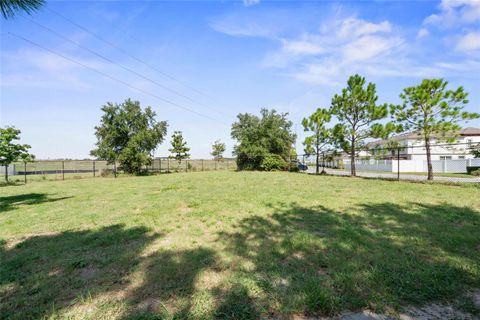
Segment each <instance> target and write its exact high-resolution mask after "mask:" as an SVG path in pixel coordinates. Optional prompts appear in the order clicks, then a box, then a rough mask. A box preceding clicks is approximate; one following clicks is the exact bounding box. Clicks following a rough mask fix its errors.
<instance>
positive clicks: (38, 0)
mask: <svg viewBox="0 0 480 320" xmlns="http://www.w3.org/2000/svg"><path fill="white" fill-rule="evenodd" d="M44 4H45V0H1V1H0V11H2V16H3V17H4V18H5V19H9V18H13V17H15V15H16V14H18V12H19V11H24V12H26V13H27V14H31V13H32V12H33V11H37V10H38V9H40V7H41V6H43V5H44Z"/></svg>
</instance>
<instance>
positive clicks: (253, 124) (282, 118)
mask: <svg viewBox="0 0 480 320" xmlns="http://www.w3.org/2000/svg"><path fill="white" fill-rule="evenodd" d="M287 115H288V114H287V113H277V112H276V111H275V110H267V109H261V111H260V117H258V116H255V115H252V114H249V113H243V114H242V113H241V114H239V115H238V116H237V119H238V120H237V122H234V123H233V124H232V131H231V136H232V138H233V139H235V140H237V142H238V143H237V144H236V145H235V147H234V150H233V154H234V155H235V156H236V157H237V167H238V168H239V169H240V170H243V169H247V170H262V162H263V161H264V159H265V157H266V156H267V155H269V154H275V155H278V156H280V157H281V159H283V161H285V167H286V166H287V165H286V164H287V161H288V160H289V156H290V152H291V150H292V146H293V144H294V143H295V139H296V135H295V134H294V133H292V132H291V128H292V122H291V121H289V120H288V119H287Z"/></svg>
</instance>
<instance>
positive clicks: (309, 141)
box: [302, 108, 332, 174]
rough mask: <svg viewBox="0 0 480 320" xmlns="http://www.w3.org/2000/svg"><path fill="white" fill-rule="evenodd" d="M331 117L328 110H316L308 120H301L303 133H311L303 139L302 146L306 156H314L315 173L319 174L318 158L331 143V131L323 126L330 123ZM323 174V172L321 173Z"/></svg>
mask: <svg viewBox="0 0 480 320" xmlns="http://www.w3.org/2000/svg"><path fill="white" fill-rule="evenodd" d="M331 117H332V116H331V115H330V113H329V111H328V110H326V109H320V108H318V109H317V110H316V111H315V112H314V113H312V114H311V115H310V117H308V118H303V121H302V125H303V128H304V130H305V131H307V132H311V133H312V135H310V136H308V137H306V138H305V140H304V142H303V144H304V145H305V153H306V154H315V155H316V161H315V168H316V169H315V173H316V174H318V173H319V167H320V163H319V158H320V152H321V151H322V149H323V148H324V147H325V146H326V145H328V144H329V143H330V142H331V137H332V135H331V130H330V129H327V128H326V127H325V125H326V124H327V123H328V122H329V121H330V119H331ZM322 172H323V171H322Z"/></svg>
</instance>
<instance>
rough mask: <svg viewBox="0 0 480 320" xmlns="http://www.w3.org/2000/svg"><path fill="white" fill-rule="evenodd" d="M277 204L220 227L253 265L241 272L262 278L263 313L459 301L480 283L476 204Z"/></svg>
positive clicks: (241, 277) (259, 303)
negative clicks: (264, 213)
mask: <svg viewBox="0 0 480 320" xmlns="http://www.w3.org/2000/svg"><path fill="white" fill-rule="evenodd" d="M271 206H272V207H273V208H274V209H275V211H276V212H275V213H274V214H273V215H272V216H270V217H269V218H264V217H259V216H254V217H250V218H246V219H243V220H242V221H241V222H240V223H239V225H238V226H237V231H236V232H234V233H223V232H222V233H220V234H219V241H222V242H224V243H225V244H226V246H227V250H228V251H230V252H231V253H233V254H235V255H238V256H240V257H241V258H242V259H243V260H245V261H248V262H249V263H250V264H252V265H253V271H252V270H251V268H249V269H248V270H247V269H243V268H241V267H240V268H239V269H238V270H237V271H236V275H235V276H236V281H237V282H240V283H254V284H255V286H257V288H258V289H257V290H258V291H260V292H261V293H262V294H261V295H258V296H257V297H256V299H255V307H256V309H257V310H261V311H262V313H265V312H269V313H270V314H271V316H274V317H275V316H279V315H280V316H282V317H286V318H288V317H290V316H291V315H292V314H295V313H297V314H298V313H302V314H306V315H309V316H311V315H329V316H331V315H334V314H338V313H339V312H341V311H343V310H352V311H355V310H360V309H365V308H369V309H372V310H374V311H378V312H385V311H388V310H392V309H397V310H398V309H399V308H400V307H401V306H405V305H409V304H413V305H422V304H425V303H428V302H445V301H449V302H452V301H455V299H457V298H461V297H462V295H463V294H465V292H466V290H468V289H471V288H479V287H480V247H479V246H480V213H479V212H478V211H474V210H472V209H469V208H465V207H456V206H452V205H449V204H443V205H427V204H421V203H410V204H408V205H406V206H399V205H395V204H392V203H368V204H364V205H361V206H359V207H356V208H351V209H350V210H351V212H340V211H335V210H331V209H329V208H326V207H324V206H316V207H310V208H305V207H301V206H298V205H296V204H295V203H292V204H282V203H280V204H274V205H271ZM235 306H236V304H235V301H232V303H231V304H230V306H227V307H225V306H224V309H225V308H227V309H228V308H235ZM272 314H273V315H272ZM253 318H254V317H250V319H253Z"/></svg>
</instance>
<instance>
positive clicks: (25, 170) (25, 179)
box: [23, 161, 27, 184]
mask: <svg viewBox="0 0 480 320" xmlns="http://www.w3.org/2000/svg"><path fill="white" fill-rule="evenodd" d="M23 181H24V182H25V184H27V162H26V161H25V162H24V163H23Z"/></svg>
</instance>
